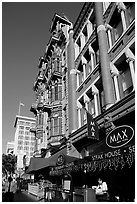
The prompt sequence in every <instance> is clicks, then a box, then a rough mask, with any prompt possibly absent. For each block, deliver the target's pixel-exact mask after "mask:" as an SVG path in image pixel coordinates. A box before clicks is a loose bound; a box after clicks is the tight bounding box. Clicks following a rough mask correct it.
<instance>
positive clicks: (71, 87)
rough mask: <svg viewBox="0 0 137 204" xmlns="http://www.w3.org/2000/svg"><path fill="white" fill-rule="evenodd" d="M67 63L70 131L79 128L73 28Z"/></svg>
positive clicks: (70, 35) (71, 29) (70, 31)
mask: <svg viewBox="0 0 137 204" xmlns="http://www.w3.org/2000/svg"><path fill="white" fill-rule="evenodd" d="M67 52H68V53H67V56H68V57H67V65H68V110H69V112H68V118H69V133H72V132H73V131H75V130H76V129H77V125H78V124H77V105H76V69H75V50H74V39H73V28H72V27H71V28H70V30H69V43H68V46H67Z"/></svg>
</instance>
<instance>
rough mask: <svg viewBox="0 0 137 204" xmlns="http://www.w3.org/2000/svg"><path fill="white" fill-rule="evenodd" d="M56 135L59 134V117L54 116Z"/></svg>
mask: <svg viewBox="0 0 137 204" xmlns="http://www.w3.org/2000/svg"><path fill="white" fill-rule="evenodd" d="M54 135H58V118H54Z"/></svg>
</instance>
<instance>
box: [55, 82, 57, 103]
mask: <svg viewBox="0 0 137 204" xmlns="http://www.w3.org/2000/svg"><path fill="white" fill-rule="evenodd" d="M56 100H58V83H56V84H55V101H56Z"/></svg>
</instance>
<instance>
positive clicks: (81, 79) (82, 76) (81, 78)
mask: <svg viewBox="0 0 137 204" xmlns="http://www.w3.org/2000/svg"><path fill="white" fill-rule="evenodd" d="M78 71H80V73H79V84H82V82H83V81H84V72H83V65H82V62H81V61H80V63H79V66H78Z"/></svg>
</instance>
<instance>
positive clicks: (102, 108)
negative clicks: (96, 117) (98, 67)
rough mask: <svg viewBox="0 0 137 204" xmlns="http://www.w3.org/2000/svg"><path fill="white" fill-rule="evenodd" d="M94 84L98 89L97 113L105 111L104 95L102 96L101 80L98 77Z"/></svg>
mask: <svg viewBox="0 0 137 204" xmlns="http://www.w3.org/2000/svg"><path fill="white" fill-rule="evenodd" d="M95 86H96V88H97V89H98V95H97V103H98V110H99V113H100V114H101V113H103V112H104V111H105V96H104V91H103V85H102V80H101V79H99V80H98V81H97V82H96V84H95Z"/></svg>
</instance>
